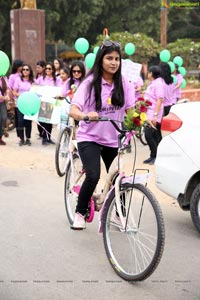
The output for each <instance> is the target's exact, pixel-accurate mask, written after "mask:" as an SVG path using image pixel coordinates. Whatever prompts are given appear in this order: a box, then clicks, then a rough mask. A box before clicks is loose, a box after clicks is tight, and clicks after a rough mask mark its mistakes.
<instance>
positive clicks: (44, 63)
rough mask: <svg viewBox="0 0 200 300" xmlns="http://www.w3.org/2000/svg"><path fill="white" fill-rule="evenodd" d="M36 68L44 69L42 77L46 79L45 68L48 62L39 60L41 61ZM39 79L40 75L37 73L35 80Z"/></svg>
mask: <svg viewBox="0 0 200 300" xmlns="http://www.w3.org/2000/svg"><path fill="white" fill-rule="evenodd" d="M36 66H40V67H42V68H43V72H42V76H43V77H44V74H45V67H46V61H44V60H39V61H37V63H36ZM38 77H39V74H38V73H37V74H36V76H35V78H36V79H37V78H38Z"/></svg>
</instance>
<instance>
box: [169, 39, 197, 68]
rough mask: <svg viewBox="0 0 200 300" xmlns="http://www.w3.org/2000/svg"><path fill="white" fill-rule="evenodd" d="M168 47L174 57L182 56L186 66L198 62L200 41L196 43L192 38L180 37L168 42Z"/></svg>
mask: <svg viewBox="0 0 200 300" xmlns="http://www.w3.org/2000/svg"><path fill="white" fill-rule="evenodd" d="M167 49H168V50H169V51H170V52H171V56H172V57H175V56H177V55H179V56H181V57H182V58H183V60H184V66H185V67H186V68H188V67H190V66H192V65H193V66H194V65H197V64H198V61H199V53H200V43H195V42H194V41H192V40H191V39H178V40H176V41H175V42H173V43H170V44H168V45H167Z"/></svg>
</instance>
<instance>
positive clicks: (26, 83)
mask: <svg viewBox="0 0 200 300" xmlns="http://www.w3.org/2000/svg"><path fill="white" fill-rule="evenodd" d="M33 82H34V77H33V70H32V68H31V66H30V65H28V64H23V66H22V75H21V76H20V77H19V78H17V79H16V81H15V83H14V88H13V94H14V96H15V97H19V95H21V94H22V93H24V92H28V91H30V88H31V86H32V84H33ZM17 118H18V134H19V138H20V141H19V146H23V145H28V146H31V141H30V138H31V131H32V121H30V120H25V119H24V114H23V113H22V112H21V111H20V110H19V109H18V108H17ZM25 137H26V141H25Z"/></svg>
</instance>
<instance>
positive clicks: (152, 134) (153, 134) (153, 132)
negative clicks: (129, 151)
mask: <svg viewBox="0 0 200 300" xmlns="http://www.w3.org/2000/svg"><path fill="white" fill-rule="evenodd" d="M160 127H161V124H160V123H157V124H156V129H154V128H152V127H150V126H146V127H145V139H146V141H147V144H148V146H149V149H150V157H151V158H156V154H157V147H158V144H159V143H160V141H161V140H162V134H161V130H160Z"/></svg>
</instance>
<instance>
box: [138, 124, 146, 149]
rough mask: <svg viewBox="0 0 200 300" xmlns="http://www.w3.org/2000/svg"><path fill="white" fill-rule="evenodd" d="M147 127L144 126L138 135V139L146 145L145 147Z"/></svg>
mask: <svg viewBox="0 0 200 300" xmlns="http://www.w3.org/2000/svg"><path fill="white" fill-rule="evenodd" d="M144 131H145V127H144V126H142V127H141V128H140V131H139V132H138V133H137V134H136V137H137V138H138V139H139V140H140V142H141V143H142V144H143V145H144V146H146V145H147V141H146V139H145V132H144Z"/></svg>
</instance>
